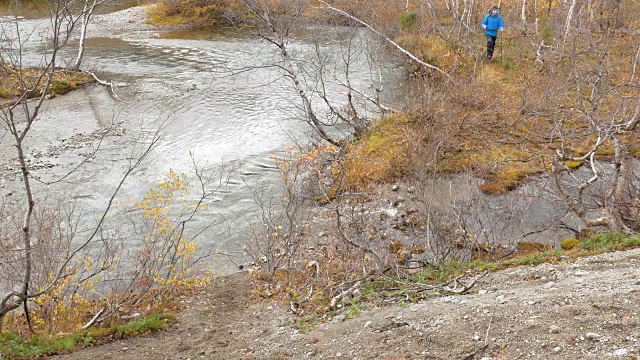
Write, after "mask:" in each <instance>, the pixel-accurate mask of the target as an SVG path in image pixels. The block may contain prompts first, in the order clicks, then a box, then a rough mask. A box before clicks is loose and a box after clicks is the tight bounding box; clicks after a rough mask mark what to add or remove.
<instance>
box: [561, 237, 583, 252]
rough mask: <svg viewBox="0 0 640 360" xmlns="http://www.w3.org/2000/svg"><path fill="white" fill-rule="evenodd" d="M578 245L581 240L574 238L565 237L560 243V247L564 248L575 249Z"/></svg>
mask: <svg viewBox="0 0 640 360" xmlns="http://www.w3.org/2000/svg"><path fill="white" fill-rule="evenodd" d="M578 245H580V240H578V239H574V238H568V239H564V240H563V241H562V242H561V243H560V247H561V248H563V249H564V250H573V249H574V248H576V247H578Z"/></svg>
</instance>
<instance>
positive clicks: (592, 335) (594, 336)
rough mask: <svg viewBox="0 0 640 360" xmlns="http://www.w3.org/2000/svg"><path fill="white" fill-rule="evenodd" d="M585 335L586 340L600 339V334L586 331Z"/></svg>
mask: <svg viewBox="0 0 640 360" xmlns="http://www.w3.org/2000/svg"><path fill="white" fill-rule="evenodd" d="M585 337H586V338H587V340H591V341H595V340H598V339H600V338H601V337H602V335H600V334H596V333H592V332H590V333H587V334H586V335H585Z"/></svg>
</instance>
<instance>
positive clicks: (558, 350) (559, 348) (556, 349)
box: [553, 346, 562, 353]
mask: <svg viewBox="0 0 640 360" xmlns="http://www.w3.org/2000/svg"><path fill="white" fill-rule="evenodd" d="M560 350H562V348H561V347H560V346H556V347H554V348H553V352H554V353H557V352H560Z"/></svg>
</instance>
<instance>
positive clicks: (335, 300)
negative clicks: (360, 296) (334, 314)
mask: <svg viewBox="0 0 640 360" xmlns="http://www.w3.org/2000/svg"><path fill="white" fill-rule="evenodd" d="M377 272H378V270H377V269H373V270H370V271H369V272H368V273H366V274H365V275H364V276H363V277H362V278H361V279H360V280H358V281H356V282H355V283H354V284H353V285H352V286H351V287H349V288H348V289H347V290H345V291H343V292H341V293H340V294H338V295H336V296H334V297H333V298H332V299H331V302H330V303H329V309H331V310H335V309H336V307H337V305H338V302H339V301H340V300H342V299H344V298H345V297H347V296H349V295H351V294H353V292H354V291H356V290H357V289H358V288H359V287H360V285H362V284H363V283H364V282H365V281H367V280H368V279H369V278H370V277H371V276H372V275H373V274H376V273H377Z"/></svg>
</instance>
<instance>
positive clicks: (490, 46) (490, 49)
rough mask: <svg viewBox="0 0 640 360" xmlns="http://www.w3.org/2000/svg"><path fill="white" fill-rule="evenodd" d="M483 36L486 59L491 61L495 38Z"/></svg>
mask: <svg viewBox="0 0 640 360" xmlns="http://www.w3.org/2000/svg"><path fill="white" fill-rule="evenodd" d="M485 35H486V36H487V59H491V58H492V57H493V49H494V48H495V47H496V37H495V36H491V35H489V34H485Z"/></svg>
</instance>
